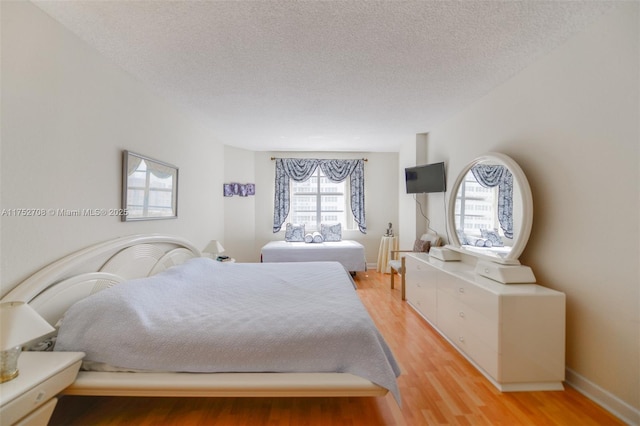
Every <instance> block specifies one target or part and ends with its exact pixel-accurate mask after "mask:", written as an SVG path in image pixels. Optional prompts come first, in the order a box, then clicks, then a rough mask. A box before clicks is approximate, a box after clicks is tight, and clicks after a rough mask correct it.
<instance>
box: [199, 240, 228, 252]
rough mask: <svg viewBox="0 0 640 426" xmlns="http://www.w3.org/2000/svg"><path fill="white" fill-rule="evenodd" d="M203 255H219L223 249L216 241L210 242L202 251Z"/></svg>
mask: <svg viewBox="0 0 640 426" xmlns="http://www.w3.org/2000/svg"><path fill="white" fill-rule="evenodd" d="M202 252H203V253H211V254H214V255H215V254H220V253H224V247H222V244H220V242H219V241H218V240H211V241H210V242H209V244H207V246H206V247H205V248H204V250H202Z"/></svg>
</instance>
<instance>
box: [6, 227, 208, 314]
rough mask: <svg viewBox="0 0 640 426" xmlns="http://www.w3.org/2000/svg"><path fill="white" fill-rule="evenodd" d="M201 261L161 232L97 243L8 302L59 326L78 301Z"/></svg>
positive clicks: (52, 267)
mask: <svg viewBox="0 0 640 426" xmlns="http://www.w3.org/2000/svg"><path fill="white" fill-rule="evenodd" d="M193 257H200V251H199V250H198V249H197V248H196V247H195V246H193V245H192V244H191V243H189V242H188V241H186V240H184V239H182V238H178V237H173V236H168V235H161V234H144V235H131V236H126V237H121V238H116V239H114V240H110V241H105V242H103V243H99V244H95V245H93V246H90V247H87V248H85V249H82V250H78V251H77V252H75V253H72V254H70V255H68V256H65V257H63V258H61V259H59V260H57V261H55V262H53V263H51V264H49V265H47V266H45V267H44V268H42V269H41V270H39V271H37V272H36V273H34V274H33V275H32V276H30V277H29V278H27V279H26V280H24V281H23V282H21V283H20V284H18V286H16V287H15V288H14V289H13V290H11V291H10V292H9V293H8V294H7V295H6V296H5V297H3V298H2V300H1V301H2V302H8V301H21V302H27V303H29V304H30V305H31V306H32V307H33V308H34V309H35V310H36V311H37V312H38V313H40V315H42V316H43V318H45V319H46V320H47V321H48V322H49V323H50V324H51V325H55V324H56V323H57V322H58V320H59V319H60V318H61V317H62V315H63V314H64V313H65V312H66V310H67V309H68V308H69V306H71V305H72V304H73V303H75V302H77V301H78V300H80V299H82V298H84V297H87V296H89V295H91V294H93V293H96V292H98V291H101V290H104V289H105V288H108V287H111V286H113V285H116V284H118V283H120V282H122V281H125V280H130V279H134V278H143V277H146V276H150V275H154V274H157V273H158V272H161V271H164V270H165V269H167V268H169V267H171V266H173V265H178V264H180V263H183V262H184V261H186V260H188V259H191V258H193Z"/></svg>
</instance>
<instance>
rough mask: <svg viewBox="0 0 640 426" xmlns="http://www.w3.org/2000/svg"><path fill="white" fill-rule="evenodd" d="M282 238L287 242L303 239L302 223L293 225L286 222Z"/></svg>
mask: <svg viewBox="0 0 640 426" xmlns="http://www.w3.org/2000/svg"><path fill="white" fill-rule="evenodd" d="M284 240H285V241H289V242H302V241H304V225H293V224H291V223H287V229H286V230H285V233H284Z"/></svg>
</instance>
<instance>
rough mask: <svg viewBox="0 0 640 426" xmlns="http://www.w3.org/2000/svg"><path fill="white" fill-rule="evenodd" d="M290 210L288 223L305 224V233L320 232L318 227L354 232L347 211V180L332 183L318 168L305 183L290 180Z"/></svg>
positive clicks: (348, 203) (350, 215)
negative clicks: (339, 226)
mask: <svg viewBox="0 0 640 426" xmlns="http://www.w3.org/2000/svg"><path fill="white" fill-rule="evenodd" d="M290 185H291V189H290V193H291V207H290V210H289V216H288V217H287V220H286V221H287V222H290V223H295V224H300V225H302V224H304V226H305V230H306V231H319V230H320V224H321V223H341V224H342V228H343V229H357V228H356V225H355V220H354V219H353V214H352V213H351V207H350V196H349V179H346V180H344V181H342V182H339V183H336V182H332V181H331V180H330V179H329V178H327V177H326V176H325V175H324V173H322V170H321V168H320V167H318V168H317V169H316V171H315V172H314V173H313V175H311V177H310V178H309V179H307V180H306V181H304V182H295V181H293V180H291V183H290Z"/></svg>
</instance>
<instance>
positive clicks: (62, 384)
mask: <svg viewBox="0 0 640 426" xmlns="http://www.w3.org/2000/svg"><path fill="white" fill-rule="evenodd" d="M83 357H84V353H82V352H23V353H22V354H21V355H20V358H19V359H18V369H19V370H20V374H19V375H18V377H16V378H15V379H13V380H11V381H8V382H5V383H2V384H0V424H1V425H2V426H9V425H21V426H26V425H28V426H36V425H46V424H47V423H48V422H49V418H50V417H51V414H53V409H54V408H55V406H56V402H57V401H58V400H57V399H56V397H55V396H56V395H57V394H58V393H59V392H60V391H62V390H63V389H64V388H66V387H67V386H69V385H70V384H71V383H73V382H74V380H75V379H76V376H77V374H78V370H79V369H80V364H81V363H82V358H83Z"/></svg>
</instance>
